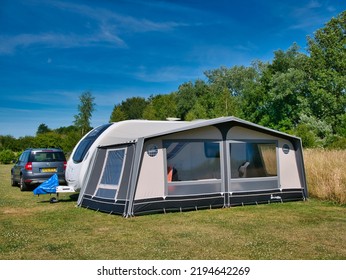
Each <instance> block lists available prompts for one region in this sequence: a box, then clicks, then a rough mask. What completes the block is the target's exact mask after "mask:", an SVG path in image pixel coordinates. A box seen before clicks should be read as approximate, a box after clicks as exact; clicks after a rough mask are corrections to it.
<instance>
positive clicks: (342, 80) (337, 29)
mask: <svg viewBox="0 0 346 280" xmlns="http://www.w3.org/2000/svg"><path fill="white" fill-rule="evenodd" d="M345 46H346V11H344V12H342V13H341V14H340V15H339V16H338V17H336V18H332V19H331V20H330V21H329V22H328V23H327V24H326V25H325V26H324V27H323V28H321V29H319V30H317V31H316V32H315V34H314V37H313V38H311V37H309V38H308V51H309V53H310V59H309V64H308V67H307V72H308V77H309V103H310V104H311V111H312V115H313V116H314V117H315V118H317V119H323V120H326V121H327V122H328V123H329V124H331V125H332V128H333V132H334V133H335V132H337V131H339V130H340V129H339V127H340V126H344V127H346V123H345V122H344V121H343V120H345V119H346V118H345V113H346V112H345V108H346V51H345ZM341 121H343V123H340V122H341Z"/></svg>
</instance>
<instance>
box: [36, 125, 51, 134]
mask: <svg viewBox="0 0 346 280" xmlns="http://www.w3.org/2000/svg"><path fill="white" fill-rule="evenodd" d="M50 131H51V130H50V129H49V128H48V126H47V125H46V124H44V123H41V124H40V125H39V126H38V128H37V132H36V135H39V134H43V133H47V132H50Z"/></svg>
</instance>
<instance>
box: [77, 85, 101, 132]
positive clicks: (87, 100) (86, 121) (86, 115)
mask: <svg viewBox="0 0 346 280" xmlns="http://www.w3.org/2000/svg"><path fill="white" fill-rule="evenodd" d="M79 100H80V104H79V105H78V111H79V113H78V115H75V116H74V117H75V121H74V125H75V126H76V127H77V128H78V129H79V130H80V133H81V135H82V136H83V135H84V134H86V133H87V132H88V131H89V130H90V129H91V126H90V119H91V116H92V113H93V111H94V110H95V105H96V104H95V103H94V100H95V97H93V96H92V94H91V93H90V92H88V91H87V92H84V93H82V95H81V96H80V97H79Z"/></svg>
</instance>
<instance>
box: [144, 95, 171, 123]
mask: <svg viewBox="0 0 346 280" xmlns="http://www.w3.org/2000/svg"><path fill="white" fill-rule="evenodd" d="M177 115H178V113H177V94H176V93H174V92H173V93H170V94H159V95H156V96H151V97H150V98H149V100H148V105H147V106H146V108H145V110H144V112H143V118H144V119H148V120H165V119H167V118H169V117H177Z"/></svg>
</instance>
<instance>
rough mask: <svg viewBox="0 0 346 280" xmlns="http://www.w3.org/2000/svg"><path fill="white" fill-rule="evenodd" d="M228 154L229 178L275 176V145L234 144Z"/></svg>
mask: <svg viewBox="0 0 346 280" xmlns="http://www.w3.org/2000/svg"><path fill="white" fill-rule="evenodd" d="M230 153H231V157H230V158H231V178H254V177H272V176H277V159H276V144H275V143H252V142H234V143H231V144H230Z"/></svg>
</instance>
